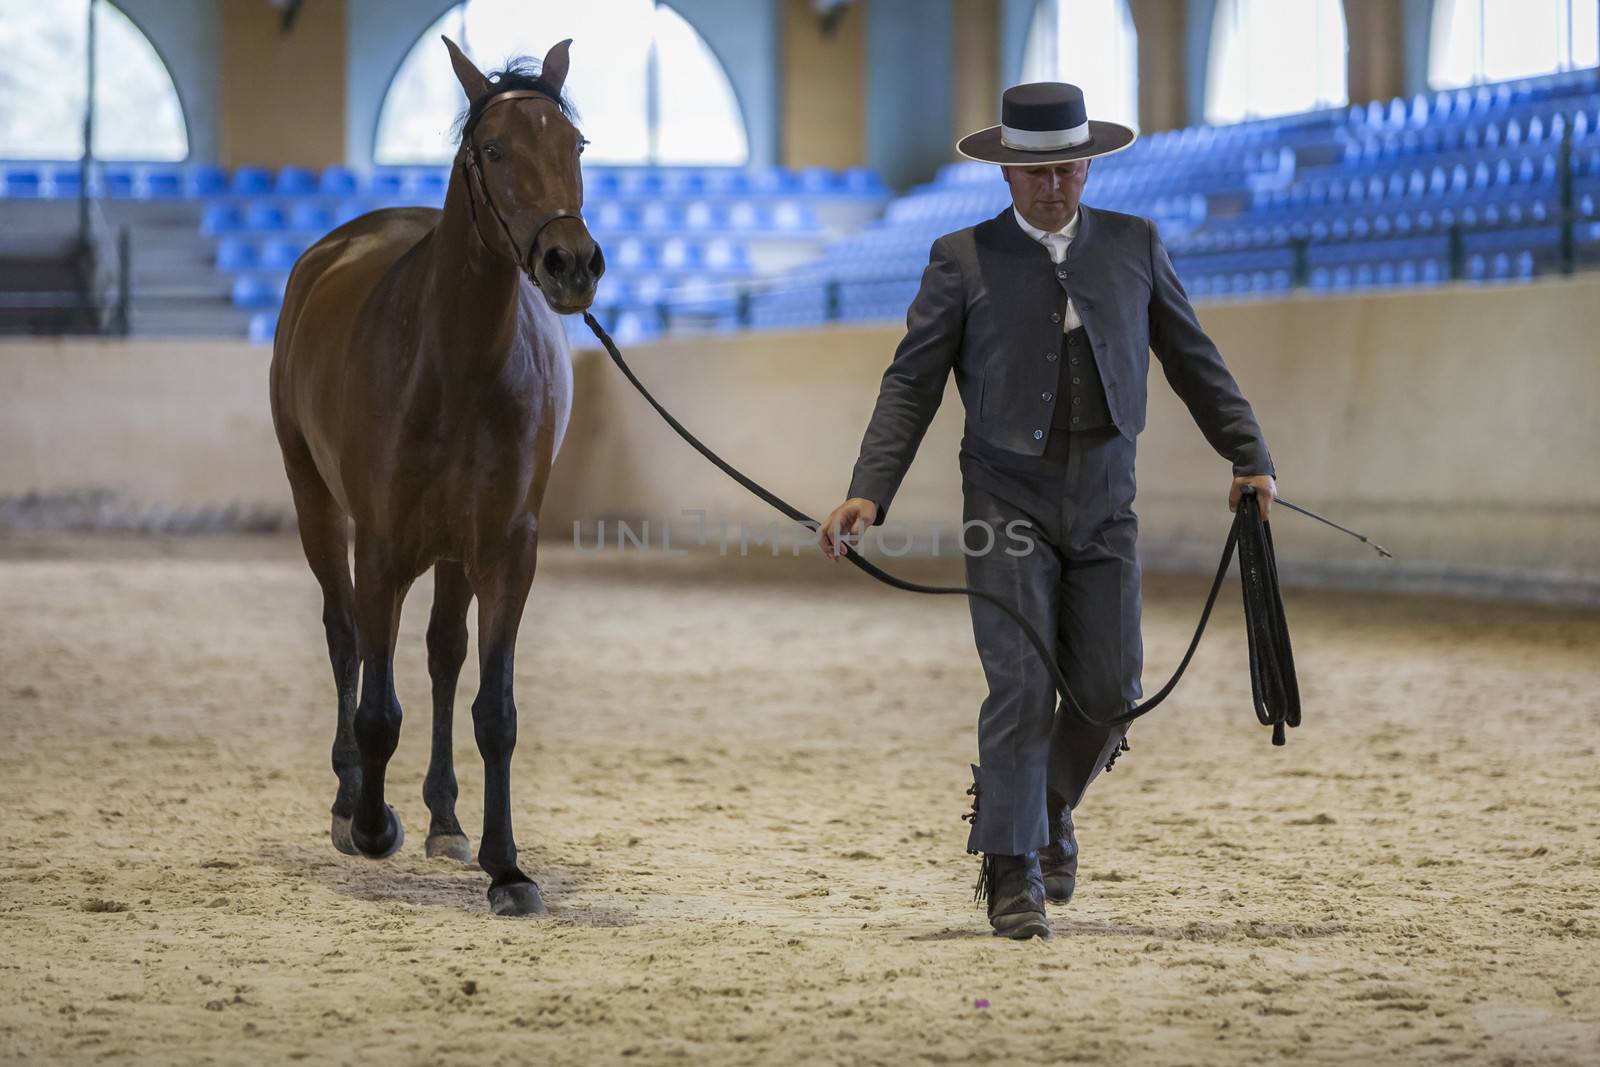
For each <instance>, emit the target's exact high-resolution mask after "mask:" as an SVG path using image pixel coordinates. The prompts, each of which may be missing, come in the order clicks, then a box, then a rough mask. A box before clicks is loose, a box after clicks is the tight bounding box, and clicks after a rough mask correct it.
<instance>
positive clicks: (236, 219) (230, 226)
mask: <svg viewBox="0 0 1600 1067" xmlns="http://www.w3.org/2000/svg"><path fill="white" fill-rule="evenodd" d="M243 228H244V219H243V218H241V217H240V215H239V209H238V208H236V207H234V206H233V205H232V204H207V205H206V207H205V211H204V212H202V213H201V215H200V232H201V233H203V234H206V235H207V236H211V235H214V234H219V233H234V232H236V231H238V230H242V229H243Z"/></svg>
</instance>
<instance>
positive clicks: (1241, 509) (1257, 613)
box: [583, 311, 1390, 745]
mask: <svg viewBox="0 0 1600 1067" xmlns="http://www.w3.org/2000/svg"><path fill="white" fill-rule="evenodd" d="M583 321H584V322H585V323H586V324H587V325H588V327H589V329H590V330H591V331H592V332H593V333H594V335H595V337H597V338H599V340H600V343H601V344H602V345H603V346H605V350H606V352H607V353H608V354H609V355H610V356H611V360H612V362H613V363H615V364H616V365H617V369H619V370H620V371H622V373H623V375H624V376H625V377H626V378H627V379H628V381H629V382H631V383H632V384H633V387H634V388H635V389H637V390H638V391H639V394H640V395H641V396H643V397H644V398H645V400H646V401H648V402H649V404H650V406H651V407H653V408H655V409H656V414H658V415H660V416H661V417H662V418H663V419H664V420H666V423H667V425H668V426H671V427H672V428H673V430H675V431H676V432H677V434H678V436H679V437H681V438H683V439H684V440H685V441H687V442H688V443H689V445H690V446H691V447H693V448H694V450H695V451H696V452H699V453H700V454H701V455H702V456H704V457H705V458H706V459H708V460H710V461H711V463H712V464H714V465H715V466H716V467H717V469H718V470H720V471H722V473H724V474H726V475H727V476H728V477H730V478H732V479H733V480H734V481H736V482H738V483H739V484H740V485H742V486H744V487H745V488H746V489H748V490H749V491H750V492H751V493H753V494H755V495H756V496H758V497H760V498H761V499H762V500H764V501H766V503H768V504H770V505H771V506H772V507H773V508H775V509H777V510H778V511H779V512H782V513H783V514H784V515H785V516H787V517H788V518H790V519H792V520H793V521H795V522H797V523H799V524H800V525H802V526H805V527H806V528H807V529H809V530H813V531H815V530H818V529H820V528H821V526H822V524H821V523H820V522H818V521H817V520H816V519H813V518H812V517H811V516H809V515H807V514H806V513H805V512H803V511H801V510H800V509H799V508H797V507H795V506H794V505H792V504H790V503H789V502H788V501H786V500H784V499H783V498H782V497H780V496H778V495H777V494H775V493H773V492H771V491H770V490H768V489H767V488H766V487H765V486H763V485H762V484H761V483H759V482H757V481H755V480H754V479H752V478H749V477H747V476H746V475H745V474H744V473H743V472H742V471H740V470H739V469H738V468H737V467H734V466H733V465H732V464H731V463H729V462H727V461H726V460H724V459H723V458H722V457H721V456H719V455H717V454H716V453H715V452H713V451H711V449H709V448H707V447H706V446H705V445H704V444H703V443H702V442H701V441H700V439H699V438H698V437H696V436H695V435H694V434H692V433H690V432H689V430H688V429H687V428H686V427H685V426H684V425H683V424H682V423H681V422H679V421H678V420H677V419H675V418H674V417H673V416H672V413H671V412H670V411H668V410H667V409H666V408H664V407H662V406H661V403H660V401H658V400H657V399H656V398H655V397H654V396H652V395H651V393H650V390H649V389H646V388H645V386H644V383H643V382H641V381H640V380H639V378H638V376H637V375H635V374H634V373H633V370H632V369H631V368H630V367H629V366H628V364H627V361H625V360H624V359H623V358H622V353H621V352H619V351H617V346H616V343H615V342H613V341H612V340H611V335H610V334H608V333H606V331H605V328H604V327H602V326H601V325H600V323H599V322H598V321H596V320H595V317H594V316H593V315H591V314H590V313H588V312H587V311H586V312H584V313H583ZM1277 502H1278V503H1280V504H1284V505H1286V506H1288V507H1290V508H1292V509H1293V510H1295V511H1298V512H1301V513H1302V514H1304V515H1309V516H1310V517H1311V518H1314V519H1317V520H1319V521H1321V522H1325V523H1327V524H1328V525H1329V526H1332V527H1334V528H1335V529H1339V530H1344V532H1345V533H1348V534H1350V535H1351V536H1352V537H1356V538H1359V539H1360V540H1361V541H1363V542H1366V543H1368V544H1371V545H1372V547H1373V548H1374V549H1376V550H1377V551H1378V552H1379V553H1381V554H1382V555H1384V556H1389V555H1390V554H1389V553H1388V552H1386V551H1384V550H1383V549H1382V548H1380V547H1379V546H1378V545H1377V544H1375V543H1373V542H1370V541H1368V540H1367V538H1365V537H1363V536H1362V535H1360V534H1358V533H1355V532H1354V531H1353V530H1345V528H1344V527H1343V526H1339V525H1338V524H1337V523H1334V522H1330V521H1329V520H1327V519H1324V518H1323V517H1322V516H1321V515H1317V514H1315V513H1314V512H1310V511H1307V510H1306V509H1305V508H1301V507H1297V506H1295V505H1293V504H1290V503H1289V502H1288V501H1286V500H1284V499H1283V498H1281V497H1279V498H1277ZM841 544H843V547H844V549H845V558H846V559H848V560H849V561H850V562H851V563H853V564H855V565H856V566H857V567H859V568H860V569H861V570H863V571H865V572H866V573H867V574H869V575H871V576H872V577H873V578H876V579H877V580H878V581H880V582H882V583H884V584H885V585H889V586H893V587H894V588H896V589H904V590H905V591H906V592H909V593H927V594H931V595H935V596H955V595H960V596H968V597H979V598H981V599H983V600H987V601H988V602H989V603H991V604H993V605H994V606H995V607H997V608H999V609H1000V610H1001V611H1003V612H1005V613H1006V614H1007V615H1009V616H1010V617H1011V618H1012V619H1013V620H1014V621H1015V622H1016V624H1017V625H1018V626H1020V627H1021V628H1022V632H1023V633H1024V634H1026V635H1027V637H1028V640H1029V642H1031V643H1032V645H1033V647H1034V650H1035V651H1037V652H1038V653H1039V659H1040V660H1042V661H1043V662H1044V665H1045V668H1046V669H1047V670H1048V671H1049V672H1050V678H1051V680H1052V681H1053V682H1054V683H1055V687H1056V691H1057V692H1059V693H1060V694H1061V707H1062V708H1064V709H1066V710H1067V711H1068V712H1069V713H1070V714H1071V715H1072V716H1073V717H1074V718H1077V719H1079V720H1080V721H1082V722H1083V723H1084V724H1085V725H1088V726H1090V727H1094V728H1096V729H1109V728H1112V727H1117V726H1123V725H1126V724H1127V723H1131V722H1132V721H1133V720H1135V719H1137V718H1139V717H1140V716H1141V715H1144V714H1145V713H1147V712H1150V711H1154V710H1155V708H1156V706H1157V705H1158V704H1160V703H1161V702H1162V701H1163V700H1165V699H1167V695H1168V694H1170V693H1171V692H1172V690H1173V688H1174V687H1175V686H1176V685H1177V684H1178V679H1179V678H1181V677H1183V672H1184V671H1185V670H1186V669H1187V668H1188V666H1189V661H1190V660H1191V659H1193V658H1194V650H1195V649H1196V648H1197V647H1198V646H1199V644H1200V635H1201V634H1203V633H1204V632H1205V629H1206V623H1207V622H1208V621H1209V620H1210V618H1211V608H1212V606H1213V605H1215V604H1216V601H1217V593H1218V591H1220V590H1221V589H1222V579H1223V578H1224V577H1225V576H1226V575H1227V573H1228V564H1229V563H1231V562H1232V561H1233V553H1234V549H1235V547H1237V548H1238V551H1239V578H1240V584H1241V585H1242V587H1243V590H1244V614H1245V632H1246V634H1247V635H1248V639H1249V647H1250V689H1251V693H1252V696H1253V699H1254V701H1255V708H1256V717H1257V718H1258V719H1260V720H1261V723H1262V724H1263V725H1265V726H1271V727H1272V743H1273V744H1274V745H1281V744H1283V743H1284V727H1286V726H1299V725H1300V689H1299V685H1298V684H1297V682H1296V681H1295V673H1294V656H1293V653H1292V652H1291V651H1290V648H1289V627H1288V624H1287V622H1286V621H1285V619H1284V615H1283V598H1282V596H1281V595H1280V594H1279V591H1278V567H1277V561H1276V559H1275V558H1274V556H1273V551H1272V531H1271V529H1270V525H1269V523H1268V522H1267V521H1266V520H1265V519H1263V518H1262V517H1261V510H1260V506H1259V504H1258V503H1257V501H1256V496H1255V489H1254V487H1252V486H1245V487H1244V489H1243V492H1242V494H1241V496H1240V498H1239V504H1238V507H1237V508H1236V510H1235V511H1234V516H1233V525H1232V526H1231V527H1230V528H1229V529H1228V540H1227V543H1226V544H1224V545H1223V546H1222V561H1221V562H1220V563H1218V564H1217V573H1216V576H1215V577H1214V578H1212V580H1211V591H1210V592H1209V593H1207V594H1206V606H1205V607H1204V608H1203V609H1202V610H1201V612H1200V622H1199V624H1198V625H1197V626H1196V627H1195V631H1194V637H1193V638H1191V639H1190V641H1189V647H1188V649H1187V650H1186V651H1185V652H1184V654H1183V659H1182V660H1181V661H1180V662H1179V663H1178V669H1177V670H1176V671H1174V672H1173V674H1172V677H1171V678H1169V679H1167V684H1166V685H1164V686H1162V687H1161V690H1160V692H1158V693H1156V695H1155V696H1153V697H1151V698H1150V699H1149V700H1146V701H1145V702H1144V703H1143V704H1137V705H1135V706H1134V707H1132V708H1130V709H1129V710H1127V711H1125V712H1123V713H1122V714H1120V715H1113V716H1111V717H1109V718H1106V719H1097V718H1095V717H1094V716H1092V715H1090V714H1089V713H1088V712H1087V711H1085V710H1084V709H1083V705H1081V704H1079V703H1078V698H1077V697H1075V696H1073V694H1072V689H1071V688H1070V687H1069V686H1068V685H1067V679H1066V678H1065V676H1063V675H1062V673H1061V667H1060V665H1059V664H1058V663H1057V662H1056V658H1055V655H1054V653H1053V652H1052V651H1051V650H1050V649H1049V648H1048V647H1047V646H1046V644H1045V642H1044V639H1043V638H1042V637H1040V636H1039V632H1038V631H1037V630H1035V629H1034V628H1033V624H1032V623H1030V622H1029V621H1028V620H1027V619H1025V618H1023V616H1022V615H1021V614H1020V613H1019V612H1018V611H1017V610H1016V608H1014V607H1012V606H1011V605H1010V604H1008V603H1006V602H1005V601H1003V600H1001V599H1000V598H999V597H997V596H995V595H994V594H992V593H989V592H986V591H985V590H982V589H970V588H967V587H965V586H943V585H923V584H922V583H920V582H910V581H907V580H906V579H904V578H899V577H896V576H895V575H893V574H890V573H889V572H887V571H885V570H883V569H881V568H880V567H878V566H877V565H875V564H874V563H872V562H871V561H870V560H868V559H866V558H865V557H864V556H862V555H861V554H860V552H858V551H856V550H855V549H854V548H853V547H852V546H850V545H849V544H844V543H843V542H841Z"/></svg>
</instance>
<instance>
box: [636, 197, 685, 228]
mask: <svg viewBox="0 0 1600 1067" xmlns="http://www.w3.org/2000/svg"><path fill="white" fill-rule="evenodd" d="M640 223H641V224H642V225H643V226H644V228H645V229H647V230H676V229H679V228H681V227H682V226H683V209H682V208H680V207H679V206H678V205H677V204H674V203H671V202H670V201H667V200H652V201H650V202H649V203H648V204H645V205H644V208H643V209H642V210H641V211H640Z"/></svg>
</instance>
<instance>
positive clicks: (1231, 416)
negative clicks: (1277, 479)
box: [848, 203, 1275, 522]
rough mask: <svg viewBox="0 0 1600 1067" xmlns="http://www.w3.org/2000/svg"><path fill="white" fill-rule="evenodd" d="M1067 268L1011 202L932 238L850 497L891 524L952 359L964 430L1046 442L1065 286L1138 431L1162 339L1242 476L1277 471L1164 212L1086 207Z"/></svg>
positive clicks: (998, 439)
mask: <svg viewBox="0 0 1600 1067" xmlns="http://www.w3.org/2000/svg"><path fill="white" fill-rule="evenodd" d="M1078 211H1079V220H1078V233H1077V236H1076V237H1075V238H1073V241H1072V243H1071V244H1070V245H1069V246H1068V248H1067V258H1066V259H1064V260H1062V262H1061V263H1060V264H1059V265H1057V264H1054V263H1052V262H1051V261H1050V253H1049V251H1048V250H1047V249H1046V248H1045V247H1044V246H1043V245H1041V244H1039V243H1038V242H1037V241H1035V240H1033V239H1032V238H1031V237H1029V236H1028V235H1027V234H1025V233H1023V232H1022V229H1021V227H1019V226H1018V225H1017V222H1016V218H1015V217H1014V216H1013V215H1012V213H1011V208H1010V207H1009V206H1007V207H1006V209H1005V210H1004V211H1002V212H1001V213H1000V214H999V215H996V216H995V217H994V218H992V219H989V220H987V221H986V222H981V223H979V224H978V225H976V226H971V227H968V228H967V229H964V230H957V231H956V232H955V233H948V234H945V235H944V236H943V237H940V238H939V239H938V240H936V241H934V242H933V249H932V251H931V253H930V255H929V257H928V266H927V268H926V269H925V270H924V271H923V273H922V285H921V288H920V289H919V290H918V291H917V295H916V299H914V300H913V301H912V302H911V307H910V309H909V310H908V311H907V312H906V334H905V337H904V338H903V339H902V340H901V342H900V344H899V347H897V348H896V349H895V353H894V358H893V359H892V360H891V361H890V363H889V366H888V369H886V370H885V371H884V373H883V381H882V383H881V384H880V386H879V389H878V402H877V405H876V406H875V407H874V409H873V412H872V419H871V421H870V422H869V423H868V424H867V431H866V434H865V436H864V437H863V438H862V442H861V453H860V457H859V458H858V459H857V460H856V465H855V471H854V473H853V474H852V477H851V480H850V489H849V493H848V496H851V497H865V498H866V499H868V500H871V501H873V502H874V503H875V504H877V505H878V520H877V521H878V522H882V521H883V518H884V516H885V514H886V513H887V512H888V510H889V504H890V502H891V501H892V500H893V499H894V495H895V493H896V491H897V490H898V489H899V488H900V482H901V479H903V478H904V477H905V473H906V470H907V468H909V467H910V466H911V460H912V458H913V457H914V456H915V455H916V452H917V446H918V445H920V444H921V443H922V437H923V434H924V433H925V432H926V431H927V428H928V424H929V423H930V422H931V421H932V420H933V415H934V412H935V411H937V410H938V408H939V402H940V401H941V400H942V399H943V397H944V388H945V381H946V379H947V378H948V377H949V375H950V372H951V371H952V370H953V371H954V372H955V376H956V388H957V390H958V391H959V392H960V394H961V403H962V405H963V406H964V407H965V408H966V432H967V434H968V435H969V436H973V437H977V438H979V439H980V440H982V441H983V442H984V443H986V444H989V445H991V446H993V447H995V448H999V449H1003V450H1005V451H1009V452H1018V453H1023V454H1025V455H1033V456H1037V455H1040V454H1042V453H1043V452H1044V448H1045V444H1046V439H1047V438H1048V437H1049V434H1050V420H1051V415H1052V413H1053V411H1054V407H1055V403H1056V400H1055V394H1056V384H1057V378H1058V375H1059V371H1060V366H1059V364H1058V363H1057V362H1056V360H1057V359H1058V358H1060V355H1061V348H1062V333H1061V318H1062V315H1063V314H1064V313H1065V312H1066V305H1067V296H1068V294H1069V293H1070V294H1071V296H1072V301H1073V306H1074V307H1075V308H1076V309H1077V312H1078V317H1079V318H1081V319H1082V320H1083V325H1084V328H1085V330H1086V332H1087V333H1088V335H1089V340H1090V342H1091V345H1092V349H1093V352H1094V359H1095V364H1096V367H1097V369H1098V370H1099V372H1100V378H1101V380H1102V381H1103V382H1104V383H1105V390H1106V403H1107V405H1108V406H1109V407H1110V409H1111V417H1112V420H1113V421H1114V422H1115V423H1116V426H1117V429H1118V430H1120V431H1121V432H1122V434H1123V435H1124V436H1126V437H1127V438H1128V439H1129V440H1132V439H1133V438H1134V437H1135V436H1136V435H1137V434H1138V433H1139V431H1140V430H1142V429H1144V424H1145V400H1146V378H1147V375H1148V373H1149V366H1150V350H1151V349H1152V348H1153V349H1154V350H1155V353H1156V356H1157V357H1158V358H1159V359H1160V360H1161V367H1162V370H1163V371H1164V372H1165V373H1166V377H1167V381H1168V382H1169V383H1171V385H1172V388H1173V390H1174V391H1175V392H1176V393H1177V394H1178V396H1179V397H1181V398H1182V400H1183V402H1184V404H1186V405H1187V406H1188V408H1189V412H1190V414H1191V415H1193V417H1194V420H1195V422H1196V423H1198V424H1199V426H1200V430H1201V432H1202V433H1204V434H1205V437H1206V440H1207V441H1209V442H1210V444H1211V447H1212V448H1214V449H1216V450H1217V452H1218V454H1219V455H1221V456H1223V457H1224V458H1226V459H1228V460H1230V461H1231V462H1232V463H1233V471H1234V474H1236V475H1243V474H1272V473H1275V472H1274V471H1273V467H1272V457H1271V456H1270V455H1269V453H1268V452H1267V445H1266V441H1265V440H1264V439H1263V438H1262V435H1261V428H1260V426H1258V425H1257V424H1256V419H1255V414H1254V413H1253V412H1252V411H1251V410H1250V405H1249V404H1248V403H1247V402H1246V401H1245V399H1244V397H1243V396H1242V395H1240V392H1239V387H1238V385H1237V384H1236V383H1235V382H1234V380H1233V375H1232V374H1230V373H1229V371H1228V368H1227V365H1226V364H1225V363H1223V361H1222V356H1221V355H1220V354H1219V353H1218V352H1217V347H1216V345H1214V344H1212V343H1211V339H1210V338H1209V337H1207V336H1206V334H1205V331H1204V330H1202V329H1201V328H1200V323H1199V322H1198V321H1197V320H1196V318H1195V314H1194V309H1193V308H1192V307H1190V306H1189V298H1188V295H1187V294H1186V293H1185V292H1184V290H1183V286H1182V284H1181V283H1180V282H1179V281H1178V276H1177V274H1176V273H1174V271H1173V269H1172V261H1171V260H1170V259H1169V258H1168V257H1167V250H1166V248H1165V247H1164V246H1163V245H1162V243H1161V238H1160V236H1159V235H1158V234H1157V232H1156V226H1155V223H1153V222H1151V221H1150V220H1149V219H1146V218H1141V217H1139V216H1138V215H1125V214H1123V213H1121V212H1117V211H1105V210H1102V209H1100V208H1092V207H1090V206H1089V205H1088V204H1081V203H1080V204H1079V205H1078Z"/></svg>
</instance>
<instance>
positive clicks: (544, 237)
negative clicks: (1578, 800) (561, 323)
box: [529, 219, 606, 315]
mask: <svg viewBox="0 0 1600 1067" xmlns="http://www.w3.org/2000/svg"><path fill="white" fill-rule="evenodd" d="M529 260H530V261H531V263H532V264H533V280H534V282H535V283H536V284H537V285H538V286H539V289H540V291H542V292H543V293H544V298H545V300H547V301H549V303H550V307H551V309H552V310H553V311H555V312H556V313H557V314H561V315H571V314H574V313H576V312H579V311H587V310H588V308H589V305H590V304H592V303H594V291H595V286H596V285H597V284H598V283H599V281H600V276H601V275H602V274H604V273H605V271H606V257H605V254H604V253H602V252H601V251H600V246H599V245H598V244H596V243H595V240H594V238H593V237H592V236H590V234H589V230H588V227H586V226H584V224H583V222H582V221H581V220H578V219H557V220H556V221H554V222H552V223H551V224H550V225H549V226H546V227H545V228H544V231H543V232H542V233H540V234H539V236H538V237H537V238H536V239H535V240H534V246H533V250H532V252H531V253H530V254H529Z"/></svg>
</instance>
